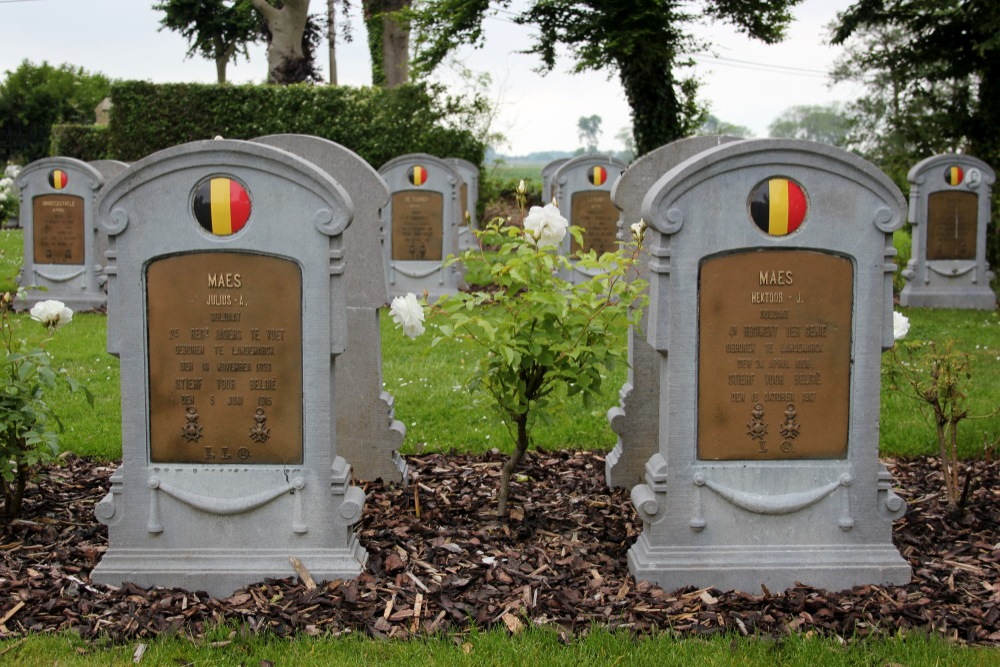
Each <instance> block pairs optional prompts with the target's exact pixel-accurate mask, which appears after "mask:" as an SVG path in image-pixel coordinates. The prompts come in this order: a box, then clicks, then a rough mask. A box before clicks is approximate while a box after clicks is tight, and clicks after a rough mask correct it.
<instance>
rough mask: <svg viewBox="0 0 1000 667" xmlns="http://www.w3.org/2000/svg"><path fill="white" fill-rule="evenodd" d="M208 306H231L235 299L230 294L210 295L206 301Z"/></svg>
mask: <svg viewBox="0 0 1000 667" xmlns="http://www.w3.org/2000/svg"><path fill="white" fill-rule="evenodd" d="M205 305H206V306H231V305H233V297H232V295H230V294H209V295H208V298H207V299H206V300H205Z"/></svg>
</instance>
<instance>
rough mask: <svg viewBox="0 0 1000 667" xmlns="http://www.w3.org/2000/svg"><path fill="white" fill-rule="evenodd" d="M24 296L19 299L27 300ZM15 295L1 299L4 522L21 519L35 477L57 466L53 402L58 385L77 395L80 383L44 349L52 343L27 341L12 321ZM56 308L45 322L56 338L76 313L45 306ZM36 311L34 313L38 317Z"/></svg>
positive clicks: (0, 436) (0, 418) (0, 447)
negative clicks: (46, 466)
mask: <svg viewBox="0 0 1000 667" xmlns="http://www.w3.org/2000/svg"><path fill="white" fill-rule="evenodd" d="M21 296H22V294H21V293H18V294H17V295H16V297H21ZM16 297H15V295H14V294H11V293H10V292H5V293H4V294H3V295H2V296H0V346H2V349H0V353H2V354H3V365H2V367H0V497H2V500H3V511H2V512H0V516H2V517H7V518H10V517H16V516H18V514H20V512H21V501H22V498H23V495H24V488H25V485H26V484H27V482H28V479H29V478H30V476H31V474H32V472H33V471H34V470H35V469H36V468H37V467H38V466H40V465H42V464H44V463H50V462H51V461H53V460H54V458H55V455H56V453H57V452H58V451H59V435H58V434H57V433H56V428H58V429H59V430H62V424H61V423H60V422H59V419H58V417H57V416H56V414H55V411H54V409H53V407H52V403H51V402H50V401H49V400H48V399H49V395H50V394H51V393H52V391H53V390H55V388H56V384H57V383H58V382H63V383H66V384H67V385H68V386H69V388H70V389H71V390H73V391H75V390H76V389H77V388H78V385H77V384H76V382H75V381H74V380H73V379H72V378H71V377H70V376H69V374H68V373H66V371H65V370H62V369H60V370H56V369H53V367H52V360H51V358H50V356H49V353H48V352H47V351H46V350H45V349H44V347H43V345H44V343H45V342H46V341H41V342H38V341H34V340H30V339H28V338H22V337H20V336H19V335H18V332H17V331H16V325H15V323H14V320H13V319H12V317H11V311H12V309H13V304H14V299H15V298H16ZM45 304H51V305H52V306H53V307H54V308H55V311H54V312H55V313H57V314H56V315H54V316H53V317H51V318H50V317H48V316H44V317H42V319H41V320H40V321H42V325H43V326H44V327H45V330H46V331H47V334H48V336H49V337H51V336H52V335H53V334H54V333H55V330H56V328H57V327H59V326H61V325H62V324H65V323H66V322H68V318H69V317H72V311H69V310H68V309H65V307H64V306H63V304H62V303H60V302H44V303H43V304H39V305H40V306H44V305H45ZM34 313H35V311H34V310H32V315H34Z"/></svg>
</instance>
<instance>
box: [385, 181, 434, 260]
mask: <svg viewBox="0 0 1000 667" xmlns="http://www.w3.org/2000/svg"><path fill="white" fill-rule="evenodd" d="M392 258H393V259H396V260H403V261H406V260H424V259H426V260H431V261H440V260H442V259H444V195H442V194H441V193H440V192H423V191H421V190H404V191H402V192H396V193H393V195H392Z"/></svg>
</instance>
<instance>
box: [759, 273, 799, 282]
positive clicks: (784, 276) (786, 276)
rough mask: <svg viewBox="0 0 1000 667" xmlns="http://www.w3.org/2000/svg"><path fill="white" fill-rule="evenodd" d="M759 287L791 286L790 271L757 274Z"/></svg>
mask: <svg viewBox="0 0 1000 667" xmlns="http://www.w3.org/2000/svg"><path fill="white" fill-rule="evenodd" d="M759 278H760V284H761V285H791V284H792V272H791V271H761V272H760V274H759Z"/></svg>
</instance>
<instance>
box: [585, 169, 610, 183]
mask: <svg viewBox="0 0 1000 667" xmlns="http://www.w3.org/2000/svg"><path fill="white" fill-rule="evenodd" d="M587 180H588V181H590V182H591V183H592V184H593V185H604V184H605V183H607V182H608V170H607V169H605V168H604V167H602V166H600V165H595V166H594V167H592V168H591V170H590V171H588V172H587Z"/></svg>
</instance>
